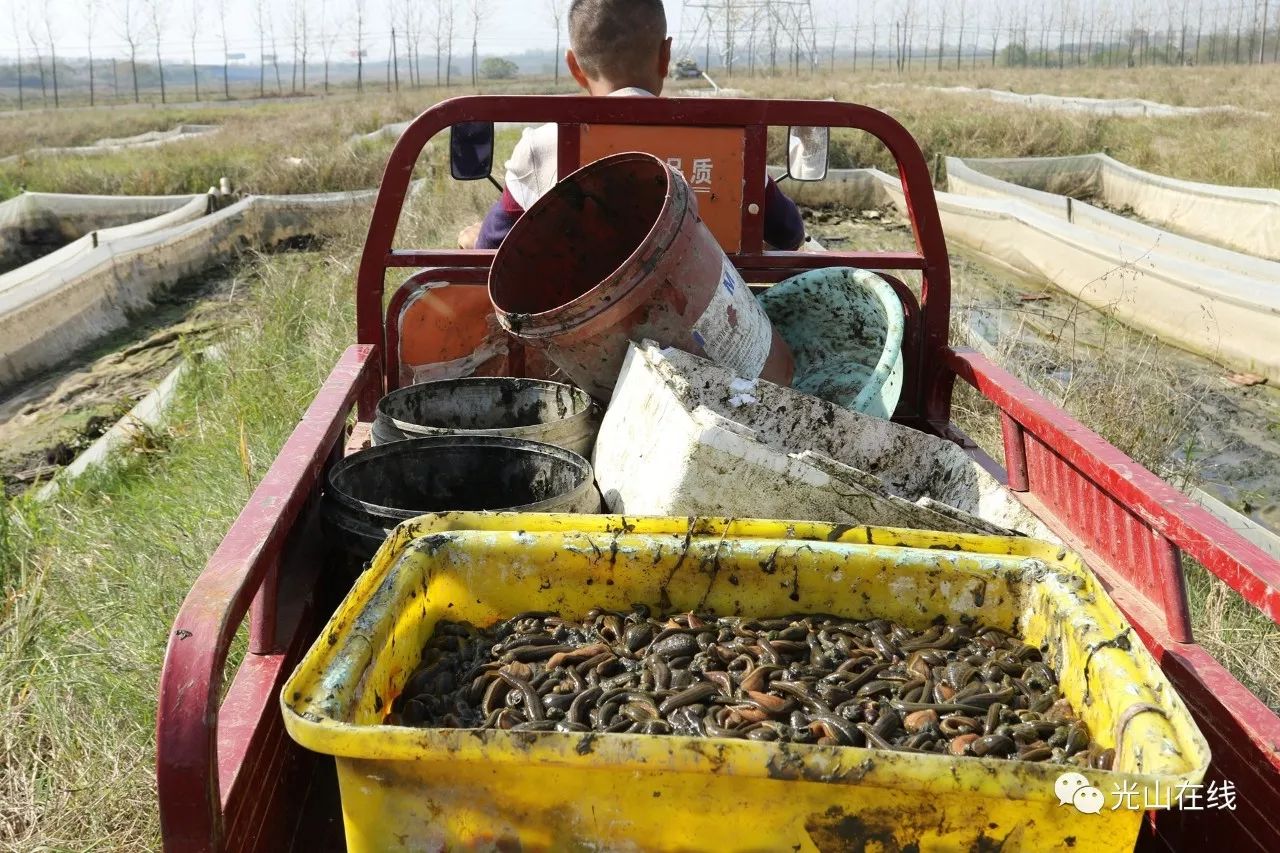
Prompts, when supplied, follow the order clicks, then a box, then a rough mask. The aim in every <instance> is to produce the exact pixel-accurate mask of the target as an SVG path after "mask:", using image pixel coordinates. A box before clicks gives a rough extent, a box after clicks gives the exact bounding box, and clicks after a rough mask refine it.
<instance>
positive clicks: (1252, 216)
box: [964, 154, 1280, 260]
mask: <svg viewBox="0 0 1280 853" xmlns="http://www.w3.org/2000/svg"><path fill="white" fill-rule="evenodd" d="M964 162H965V163H966V165H968V166H969V167H970V168H972V169H975V170H977V171H979V172H982V173H984V174H986V175H989V176H991V177H993V178H998V179H1000V180H1002V181H1008V182H1010V183H1014V184H1019V185H1021V186H1024V187H1029V188H1031V189H1037V190H1044V191H1046V192H1050V193H1057V194H1060V195H1064V196H1075V197H1077V198H1096V199H1098V200H1099V201H1101V202H1102V203H1104V204H1106V205H1107V206H1109V207H1112V208H1116V209H1121V210H1123V209H1129V210H1132V211H1133V212H1134V213H1135V214H1136V215H1138V216H1140V217H1142V218H1143V219H1146V220H1148V221H1149V222H1154V223H1156V224H1158V225H1162V226H1165V227H1167V228H1171V229H1174V230H1176V231H1179V232H1181V233H1183V234H1186V235H1189V236H1191V237H1195V238H1197V239H1200V240H1206V241H1208V242H1210V243H1216V244H1218V245H1220V246H1226V247H1228V248H1231V249H1236V250H1238V251H1241V252H1248V253H1249V254H1251V255H1257V256H1259V257H1262V258H1270V259H1272V260H1280V190H1277V189H1264V188H1258V187H1228V186H1219V185H1217V184H1204V183H1198V182H1196V181H1184V180H1179V179H1178V178H1169V177H1166V176H1164V175H1155V174H1152V173H1150V172H1144V171H1142V170H1141V169H1135V168H1134V167H1132V166H1128V165H1125V164H1124V163H1121V162H1119V161H1118V160H1114V159H1112V158H1111V157H1108V156H1107V155H1105V154H1083V155H1079V156H1076V157H1026V158H1008V159H990V160H978V159H966V160H965V161H964Z"/></svg>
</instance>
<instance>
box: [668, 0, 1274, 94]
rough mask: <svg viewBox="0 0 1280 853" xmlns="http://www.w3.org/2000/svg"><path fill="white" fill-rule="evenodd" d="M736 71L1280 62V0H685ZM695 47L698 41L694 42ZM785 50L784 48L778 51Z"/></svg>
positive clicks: (710, 44)
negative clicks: (843, 66) (840, 64)
mask: <svg viewBox="0 0 1280 853" xmlns="http://www.w3.org/2000/svg"><path fill="white" fill-rule="evenodd" d="M685 8H686V15H687V14H688V10H689V9H692V10H694V12H695V18H694V24H693V27H692V32H691V33H686V34H684V35H685V43H686V50H688V51H690V52H694V53H696V54H703V55H704V56H705V58H704V60H703V61H704V64H706V65H707V66H708V67H712V68H714V67H716V66H717V65H718V66H719V67H720V68H721V69H722V70H723V72H724V73H725V74H727V75H728V76H734V75H735V74H736V73H740V72H743V71H745V72H746V73H748V74H751V75H754V74H755V73H757V72H759V71H765V72H768V73H773V74H777V73H780V64H779V63H780V60H781V61H782V63H783V64H784V67H787V66H789V67H790V69H791V70H792V71H794V72H795V73H800V71H801V69H802V67H804V66H808V67H809V68H814V67H817V66H820V65H824V64H830V65H831V66H834V65H835V63H836V61H837V59H838V58H842V59H843V60H844V61H845V62H846V63H849V62H852V64H853V65H854V67H857V66H858V65H859V64H860V63H862V64H865V65H866V66H869V67H870V66H875V65H877V64H880V66H881V67H892V68H895V69H897V70H899V71H905V70H908V69H910V68H912V67H921V66H923V65H928V66H931V67H935V68H937V69H941V68H943V67H961V66H963V65H966V64H971V65H972V64H977V63H978V62H979V61H980V60H981V61H982V62H984V63H986V62H990V64H992V65H995V64H1000V63H1003V64H1007V65H1014V66H1037V65H1039V66H1056V67H1065V66H1067V65H1081V64H1092V65H1103V66H1135V65H1150V64H1163V65H1178V64H1190V63H1241V64H1244V63H1267V62H1280V0H1120V2H1114V0H1056V2H1042V3H1034V2H1031V0H858V2H847V0H825V2H822V1H821V0H819V2H815V0H687V2H686V4H685ZM690 42H692V44H690ZM780 45H781V50H780V49H779V48H780Z"/></svg>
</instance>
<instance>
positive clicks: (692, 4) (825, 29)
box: [0, 0, 1280, 64]
mask: <svg viewBox="0 0 1280 853" xmlns="http://www.w3.org/2000/svg"><path fill="white" fill-rule="evenodd" d="M475 1H476V2H481V3H482V4H483V6H484V7H485V8H487V9H489V10H490V14H489V15H488V17H487V20H486V21H485V23H484V24H483V26H482V28H481V31H480V40H479V41H480V52H481V54H482V55H483V54H506V55H513V54H519V53H521V52H523V51H525V50H529V49H549V48H551V47H553V46H554V44H555V30H554V28H553V27H552V24H551V19H550V16H549V14H548V12H547V6H548V3H549V1H550V0H475ZM560 1H561V2H562V3H563V4H564V5H566V6H567V5H568V0H560ZM754 1H755V2H758V0H754ZM152 2H155V3H157V4H158V7H159V8H160V9H162V10H164V11H163V12H162V24H161V31H162V38H161V40H160V41H161V52H162V55H163V56H164V57H165V58H166V59H177V60H182V61H189V60H190V59H191V55H192V39H191V30H192V26H191V12H192V8H193V4H194V5H195V7H197V8H200V9H201V10H202V14H201V17H200V22H199V23H200V26H199V31H198V33H197V35H196V39H195V53H196V56H197V57H198V59H199V61H200V62H202V63H211V64H220V63H221V62H222V56H223V48H222V32H221V26H220V24H219V16H218V14H217V9H218V7H219V6H220V5H222V4H225V5H226V8H227V15H226V20H227V39H228V42H229V52H231V53H243V54H245V57H244V59H243V60H240V61H242V62H245V63H255V62H257V60H258V56H259V52H260V51H259V47H258V26H257V22H256V10H257V8H258V3H262V4H263V8H264V9H266V10H267V11H268V12H269V15H268V18H269V20H270V21H271V23H272V25H273V27H274V29H275V33H276V45H277V46H276V51H275V52H277V53H278V54H279V55H280V57H281V60H282V61H287V60H288V58H289V57H290V56H291V55H292V45H291V32H290V31H291V23H290V22H291V20H292V17H293V16H292V11H291V10H292V9H294V8H296V7H298V6H299V5H302V4H303V3H304V2H305V5H306V7H307V8H308V9H309V10H310V12H309V14H310V17H311V22H312V23H311V28H310V29H311V32H312V37H311V39H310V41H311V43H312V48H311V51H310V55H309V61H310V62H316V63H318V62H320V61H321V50H320V46H319V44H320V41H321V37H320V36H321V32H322V28H321V26H320V24H319V19H320V17H321V15H320V12H321V9H325V10H326V14H325V16H324V17H325V19H326V24H325V26H324V27H323V32H325V33H327V34H329V35H331V36H332V38H331V42H332V43H333V45H334V46H333V48H332V50H331V52H332V55H333V57H334V59H335V60H339V59H348V58H351V57H353V56H354V49H355V42H356V35H355V30H356V27H355V17H354V13H353V10H354V8H355V6H356V4H357V3H358V2H363V3H364V5H365V7H366V8H367V10H368V17H367V23H366V26H365V29H366V31H367V34H366V39H365V47H366V50H367V55H368V56H369V57H371V58H374V59H385V58H386V57H387V56H388V53H389V44H388V43H389V35H390V30H391V24H390V15H389V11H388V9H389V5H390V4H392V3H394V5H395V7H396V8H397V9H400V8H403V7H404V4H405V3H409V2H414V3H417V4H418V5H417V6H416V7H415V8H418V9H420V10H421V11H422V17H423V18H424V19H427V20H428V23H427V25H426V30H427V33H426V34H424V36H423V38H422V40H421V42H420V45H419V52H420V53H421V54H423V55H430V54H431V53H432V52H433V49H432V46H431V43H430V41H431V39H430V30H431V24H430V19H431V18H433V12H434V9H435V8H436V6H437V4H438V3H439V2H441V0H0V57H3V58H4V59H6V60H12V58H13V57H14V55H15V50H16V46H17V45H18V44H20V45H21V50H22V52H23V55H24V56H25V57H27V58H34V54H35V49H36V47H37V46H38V48H39V50H40V51H41V52H42V53H44V54H46V55H47V53H48V50H49V44H48V42H49V35H48V31H49V30H51V31H52V33H53V41H54V44H55V46H56V47H57V51H58V54H59V56H60V57H72V56H79V57H82V56H85V55H86V54H87V52H88V45H89V39H90V33H91V32H92V34H93V52H94V55H95V56H96V57H99V58H106V57H110V56H116V57H121V58H123V57H125V56H126V55H127V53H128V50H127V47H126V39H125V38H124V29H123V26H122V24H121V20H122V14H121V12H122V10H123V9H124V8H125V7H126V6H130V7H131V8H132V10H133V13H134V15H135V17H136V18H137V19H138V20H139V22H140V24H139V26H138V29H139V30H140V31H142V32H144V33H145V34H144V35H143V36H142V37H141V38H140V44H139V54H140V55H141V56H144V57H146V58H147V60H148V61H153V60H154V57H155V39H154V37H153V35H152V30H153V27H152V26H151V24H150V20H149V9H150V4H151V3H152ZM445 2H447V0H445ZM453 2H454V3H455V5H456V7H457V8H458V9H459V20H458V24H457V30H456V34H455V41H454V52H455V55H465V54H467V53H468V52H469V51H470V34H471V27H470V22H469V20H467V11H466V10H467V7H468V6H469V4H470V3H471V2H473V0H453ZM699 2H703V0H666V5H667V17H668V20H669V28H670V30H671V32H672V34H673V35H675V36H676V45H677V48H676V50H677V53H680V54H683V53H693V54H694V55H697V56H700V55H701V54H702V48H703V44H704V38H703V35H702V33H705V29H702V30H700V29H699V27H698V24H699V22H700V19H701V17H702V12H701V11H700V10H699V9H698V8H697V4H698V3H699ZM712 2H723V0H712ZM735 2H738V3H739V4H743V3H748V2H753V0H735ZM813 6H814V8H815V10H816V13H817V18H818V20H817V22H816V24H817V33H818V35H817V40H818V43H819V44H820V45H823V46H824V47H825V46H828V45H830V44H831V43H832V41H833V40H837V39H838V41H839V43H840V44H841V45H844V46H848V45H851V44H852V43H853V41H854V32H853V25H854V24H855V23H856V24H857V26H858V27H859V28H860V29H859V30H858V31H857V36H856V37H857V41H858V42H859V43H860V44H862V45H866V44H868V43H869V42H870V40H871V36H870V33H871V31H872V25H873V23H874V25H875V26H876V27H877V33H878V34H877V43H878V44H879V45H881V47H882V48H887V47H888V46H889V45H891V44H892V43H893V41H892V37H891V36H890V32H891V31H892V28H893V26H894V22H895V21H896V20H900V19H902V17H903V15H904V14H905V13H907V12H910V14H911V18H912V19H913V24H912V32H913V43H916V44H920V43H921V42H922V41H927V42H928V43H929V44H936V43H937V39H938V35H937V34H938V32H939V29H941V26H940V24H942V23H943V22H945V29H946V32H947V34H948V39H949V40H950V39H954V38H955V33H956V29H957V23H958V19H959V17H960V15H961V14H962V10H963V14H964V15H965V27H966V31H967V32H968V33H970V35H969V36H968V37H967V38H968V40H969V43H972V40H974V39H975V38H976V37H977V36H978V34H979V33H982V36H981V38H982V40H983V42H985V43H989V41H988V40H989V39H990V35H989V33H990V31H991V29H990V25H991V23H992V22H995V21H999V22H1000V23H1001V29H1000V30H999V33H1000V35H999V38H1000V40H1001V42H1002V43H1003V41H1004V40H1005V37H1006V36H1007V33H1008V26H1009V23H1010V20H1011V19H1017V20H1020V21H1025V22H1026V23H1027V24H1028V25H1029V28H1030V31H1031V32H1033V33H1034V32H1039V31H1040V29H1041V28H1042V27H1043V28H1044V29H1047V30H1049V32H1054V31H1055V30H1057V31H1059V32H1060V34H1061V36H1062V37H1063V38H1064V40H1070V39H1071V38H1072V37H1075V38H1079V36H1078V35H1077V31H1083V30H1084V28H1085V27H1086V26H1087V25H1091V24H1094V23H1096V24H1098V25H1099V27H1100V28H1101V27H1108V28H1111V27H1114V28H1116V29H1117V30H1118V28H1119V27H1120V26H1122V25H1124V24H1126V23H1128V22H1130V21H1135V20H1136V21H1138V22H1142V21H1147V22H1148V25H1150V26H1153V27H1159V28H1161V31H1163V28H1164V27H1166V26H1169V25H1170V22H1171V19H1172V21H1173V22H1174V24H1175V25H1180V24H1181V22H1182V21H1183V20H1185V21H1186V23H1187V25H1188V26H1190V27H1194V26H1195V25H1196V24H1197V19H1198V18H1202V19H1203V20H1204V23H1205V24H1206V28H1209V27H1213V26H1227V27H1228V28H1230V27H1232V26H1233V25H1234V22H1236V21H1240V20H1244V21H1254V20H1256V18H1255V16H1256V15H1257V14H1258V11H1257V10H1260V9H1262V8H1268V7H1269V8H1270V9H1272V11H1271V12H1270V14H1271V15H1272V16H1273V18H1272V20H1273V22H1274V23H1273V24H1272V26H1273V27H1280V2H1269V3H1268V5H1267V7H1264V6H1263V4H1262V3H1261V2H1259V0H1051V2H1046V0H813ZM90 8H93V9H94V10H95V12H94V14H93V15H92V16H91V15H90V12H89V10H90ZM46 10H47V14H46ZM397 15H399V13H398V12H397ZM46 18H47V19H48V20H49V21H50V26H49V28H46V25H45V21H46ZM1064 20H1065V21H1066V22H1067V26H1066V27H1064V26H1063V22H1064ZM91 21H92V24H91ZM15 24H16V27H15ZM1248 27H1249V24H1247V23H1246V24H1245V29H1246V31H1247V30H1248ZM15 29H16V31H17V33H18V34H20V42H19V41H18V40H17V39H16V38H15ZM1064 29H1065V30H1067V32H1065V33H1063V32H1061V31H1062V30H1064ZM31 31H34V34H35V41H36V43H37V44H36V45H34V46H33V44H32V40H31ZM695 34H697V35H696V47H694V46H691V45H690V39H691V38H693V37H694V36H695ZM1097 35H1099V36H1101V32H1099V33H1098V34H1097ZM1117 35H1118V32H1117ZM682 36H683V38H682ZM398 41H399V42H400V44H401V45H403V37H402V33H401V38H399V39H398ZM562 46H563V44H562ZM400 49H401V50H402V49H403V48H400ZM261 52H262V53H271V52H272V48H271V47H270V41H269V39H268V45H267V47H266V48H265V50H263V51H261Z"/></svg>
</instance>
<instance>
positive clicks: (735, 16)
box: [685, 0, 818, 76]
mask: <svg viewBox="0 0 1280 853" xmlns="http://www.w3.org/2000/svg"><path fill="white" fill-rule="evenodd" d="M685 9H686V10H692V11H695V12H699V13H701V14H700V15H699V17H698V23H697V25H696V26H695V28H694V31H693V33H692V34H691V35H690V36H689V37H688V39H687V41H686V45H685V49H686V50H687V51H691V50H692V49H693V48H694V47H695V46H696V45H697V44H698V41H699V38H700V37H701V38H705V64H707V65H709V64H710V61H711V45H712V42H713V41H716V42H717V44H718V54H719V56H720V61H721V64H722V65H723V66H724V67H725V69H726V71H727V73H728V75H729V76H733V69H734V67H735V65H738V64H739V63H740V62H741V61H742V59H743V58H744V57H740V56H739V55H738V53H739V50H740V49H741V46H742V45H748V48H747V49H748V50H750V51H754V50H755V48H756V41H755V39H754V38H753V36H754V35H755V34H756V33H759V32H774V31H781V32H782V33H783V34H784V35H785V36H786V37H787V38H789V39H790V41H791V48H792V54H791V55H792V59H793V64H794V68H795V71H796V73H797V74H798V73H799V72H800V66H801V60H802V59H803V60H804V63H805V64H807V65H808V66H809V69H810V70H813V69H814V68H816V67H817V65H818V32H817V25H816V23H815V15H814V13H813V0H690V2H687V3H686V4H685ZM745 58H746V59H747V62H748V64H749V65H754V56H751V57H745ZM703 70H704V71H705V70H706V69H705V68H704V69H703Z"/></svg>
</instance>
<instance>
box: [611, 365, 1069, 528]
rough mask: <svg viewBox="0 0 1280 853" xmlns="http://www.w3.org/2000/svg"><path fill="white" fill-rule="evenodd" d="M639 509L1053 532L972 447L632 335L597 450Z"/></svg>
mask: <svg viewBox="0 0 1280 853" xmlns="http://www.w3.org/2000/svg"><path fill="white" fill-rule="evenodd" d="M594 466H595V471H596V482H597V484H598V485H599V487H600V491H601V493H602V494H603V495H604V498H605V502H606V503H607V504H608V507H609V510H610V511H611V512H614V513H619V514H626V515H726V516H735V517H740V518H744V517H760V518H811V519H820V520H823V521H831V522H835V523H838V524H872V525H886V526H890V527H913V528H919V529H928V530H947V531H955V532H969V531H982V532H998V531H1001V530H1016V531H1018V532H1021V533H1025V534H1027V535H1031V536H1036V537H1042V538H1049V539H1053V538H1054V537H1053V535H1052V533H1050V531H1049V530H1048V529H1047V528H1045V527H1044V525H1043V524H1042V523H1041V522H1039V521H1038V520H1037V519H1036V518H1035V517H1034V516H1032V515H1031V514H1030V513H1029V512H1028V511H1027V510H1026V509H1025V508H1024V507H1023V506H1022V505H1021V504H1019V503H1018V502H1017V501H1016V499H1014V498H1013V496H1012V495H1011V494H1010V493H1009V492H1008V491H1007V490H1006V489H1005V488H1004V487H1003V486H1002V485H1001V484H1000V483H999V482H998V481H997V480H996V479H995V478H994V477H992V476H991V475H990V474H989V473H988V472H987V471H986V470H985V469H983V468H982V467H981V466H980V465H978V464H977V463H976V462H974V461H973V460H972V459H971V458H970V457H969V456H968V455H967V454H966V453H965V452H964V451H963V450H962V449H961V448H960V447H959V446H957V445H955V444H953V443H951V442H948V441H944V440H943V439H940V438H937V437H936V436H931V435H927V434H925V433H922V432H917V431H916V430H912V429H909V428H907V427H904V426H900V425H898V424H894V423H892V422H890V421H887V420H882V419H879V418H874V417H870V416H867V415H861V414H857V413H855V412H851V411H848V410H846V409H843V408H841V407H839V406H836V405H833V404H831V403H827V402H825V401H823V400H819V399H817V398H815V397H810V396H807V395H804V394H801V393H800V392H798V391H794V390H792V389H790V388H783V387H781V386H778V385H773V384H771V383H768V382H763V381H761V382H758V383H756V385H755V386H754V387H753V388H752V389H751V391H750V393H749V394H745V393H744V389H743V388H742V387H741V385H740V384H737V385H735V377H734V376H733V375H732V374H730V373H729V372H728V371H726V370H724V369H722V368H720V367H718V366H716V365H715V364H713V363H711V362H709V361H707V360H705V359H701V358H698V357H696V356H693V355H689V354H688V353H684V352H680V351H678V350H672V349H668V350H663V349H661V348H659V347H658V346H657V345H655V344H653V343H651V342H645V343H644V344H643V345H642V346H640V347H634V346H633V347H632V348H631V350H630V351H629V353H628V355H627V359H626V362H625V364H624V366H623V369H622V373H621V376H620V378H619V380H618V384H617V386H616V387H615V390H614V395H613V399H612V401H611V403H610V405H609V409H608V412H607V413H606V415H605V418H604V422H603V424H602V426H601V429H600V435H599V438H598V439H597V442H596V449H595V455H594Z"/></svg>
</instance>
